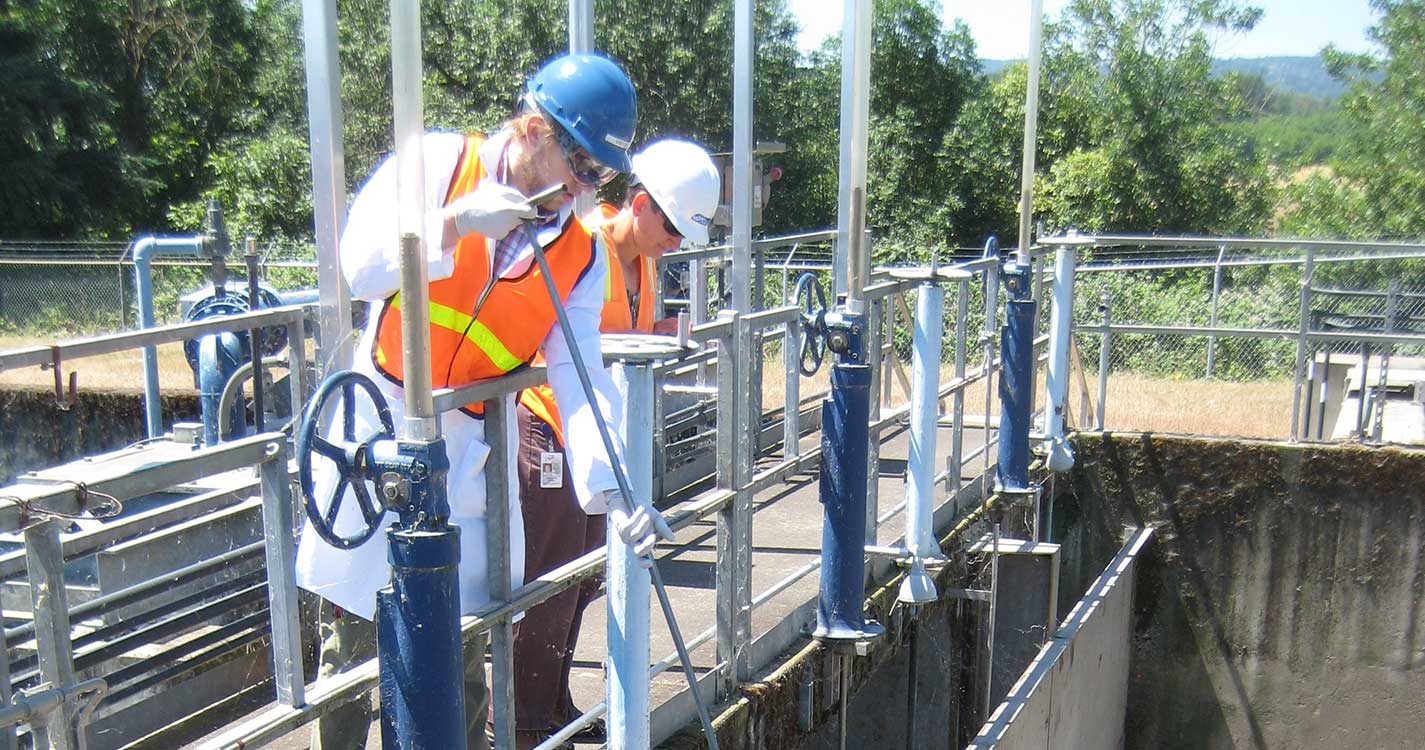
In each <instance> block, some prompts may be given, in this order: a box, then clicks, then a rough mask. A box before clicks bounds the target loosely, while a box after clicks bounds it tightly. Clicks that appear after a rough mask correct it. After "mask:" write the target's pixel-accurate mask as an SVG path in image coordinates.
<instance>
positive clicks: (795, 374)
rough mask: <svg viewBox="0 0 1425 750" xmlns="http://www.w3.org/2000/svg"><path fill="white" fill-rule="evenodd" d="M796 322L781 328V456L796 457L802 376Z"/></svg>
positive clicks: (798, 452)
mask: <svg viewBox="0 0 1425 750" xmlns="http://www.w3.org/2000/svg"><path fill="white" fill-rule="evenodd" d="M797 325H798V324H797V323H796V322H795V321H794V322H791V323H787V324H786V325H785V326H783V328H782V371H783V373H785V374H784V375H783V385H782V457H783V458H796V457H797V456H800V455H801V452H802V451H801V434H802V432H801V431H802V409H801V403H802V392H801V391H802V378H801V370H800V369H798V368H799V367H800V362H799V359H800V357H799V356H798V355H799V354H800V352H798V351H797V340H798V333H797Z"/></svg>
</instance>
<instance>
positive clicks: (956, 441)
mask: <svg viewBox="0 0 1425 750" xmlns="http://www.w3.org/2000/svg"><path fill="white" fill-rule="evenodd" d="M956 296H957V297H958V299H956V300H955V379H956V380H964V379H965V353H966V349H967V344H968V343H969V342H968V341H966V337H967V336H968V335H969V331H968V330H967V329H968V325H969V305H970V280H969V279H961V280H960V285H959V288H958V289H957V290H956ZM950 403H951V407H950V408H951V410H952V411H951V414H952V416H953V418H954V421H953V424H954V427H953V428H952V432H951V433H950V466H948V467H947V468H948V469H949V472H950V473H949V474H947V475H946V477H945V489H946V491H947V492H949V493H950V494H951V496H952V497H953V496H954V495H955V494H956V493H958V492H959V491H960V477H961V473H962V470H963V468H964V460H965V459H964V457H965V389H964V388H960V389H958V390H956V391H955V395H954V396H952V397H951V399H950ZM986 416H988V415H986Z"/></svg>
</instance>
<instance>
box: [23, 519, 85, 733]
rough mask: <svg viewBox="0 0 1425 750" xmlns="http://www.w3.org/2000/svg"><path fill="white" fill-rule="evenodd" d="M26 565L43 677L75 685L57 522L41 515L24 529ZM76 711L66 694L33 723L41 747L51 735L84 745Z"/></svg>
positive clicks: (52, 682) (52, 684) (53, 683)
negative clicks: (39, 723) (41, 722)
mask: <svg viewBox="0 0 1425 750" xmlns="http://www.w3.org/2000/svg"><path fill="white" fill-rule="evenodd" d="M25 566H26V569H27V570H28V574H29V584H30V607H31V611H32V613H33V616H34V622H35V647H36V650H37V651H38V652H39V662H40V679H41V680H42V681H44V682H46V683H48V684H49V686H50V687H52V688H69V687H72V686H73V685H74V684H75V682H76V681H77V679H76V677H75V674H74V651H73V647H72V646H71V644H70V640H69V638H70V632H69V603H68V597H67V594H66V592H65V587H64V551H63V547H62V546H61V544H60V540H59V526H58V522H56V521H53V520H47V521H41V522H39V523H37V524H35V525H33V526H31V527H29V528H27V529H25ZM75 713H76V711H75V705H74V702H73V701H72V700H68V699H66V700H65V701H64V703H63V705H61V706H60V707H59V708H58V709H57V710H55V711H54V712H52V713H50V714H48V715H47V716H46V717H45V721H44V725H43V727H33V729H34V730H35V735H36V747H40V746H42V740H43V739H44V738H45V737H46V736H47V737H48V740H49V745H48V747H49V748H50V750H74V749H75V748H78V747H80V743H79V737H78V735H77V734H76V732H75V726H74V717H75Z"/></svg>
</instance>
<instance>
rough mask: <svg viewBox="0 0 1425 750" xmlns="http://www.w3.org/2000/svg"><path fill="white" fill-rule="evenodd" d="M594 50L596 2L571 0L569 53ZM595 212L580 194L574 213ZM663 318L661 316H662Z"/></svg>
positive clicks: (591, 199)
mask: <svg viewBox="0 0 1425 750" xmlns="http://www.w3.org/2000/svg"><path fill="white" fill-rule="evenodd" d="M593 49H594V0H569V52H570V53H571V54H579V53H581V52H589V51H591V50H593ZM593 210H594V194H593V193H592V192H589V191H584V192H581V193H579V195H578V196H576V197H575V198H574V213H575V214H576V215H578V216H587V215H588V214H589V212H590V211H593ZM660 317H661V316H660Z"/></svg>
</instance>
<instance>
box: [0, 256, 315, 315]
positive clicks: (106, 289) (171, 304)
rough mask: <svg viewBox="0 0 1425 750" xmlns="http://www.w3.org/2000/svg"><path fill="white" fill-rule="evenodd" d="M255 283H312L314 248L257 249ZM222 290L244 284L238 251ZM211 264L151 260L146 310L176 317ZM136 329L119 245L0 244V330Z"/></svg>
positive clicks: (129, 267) (130, 280) (132, 286)
mask: <svg viewBox="0 0 1425 750" xmlns="http://www.w3.org/2000/svg"><path fill="white" fill-rule="evenodd" d="M260 252H261V255H262V262H261V281H262V282H263V283H264V284H267V285H269V286H271V287H272V288H273V289H275V290H277V291H279V292H283V291H292V290H296V289H306V288H311V287H315V286H316V283H317V276H316V263H315V260H314V259H315V251H314V249H313V248H312V246H310V245H305V244H300V243H270V244H268V245H266V246H264V247H262V248H261V249H260ZM227 265H228V273H229V275H228V281H227V284H228V286H229V288H231V289H235V290H238V291H243V290H245V288H246V286H245V285H246V280H245V279H246V270H245V267H244V262H243V258H242V255H241V254H240V253H234V254H232V255H230V256H229V257H228V258H227ZM212 267H213V266H212V263H211V262H209V261H207V260H200V259H196V258H193V259H189V258H182V259H179V258H170V257H159V258H155V259H154V261H153V263H152V278H153V293H154V315H155V321H156V322H157V323H158V324H159V325H167V324H171V323H178V322H181V321H182V312H181V309H180V304H179V300H180V297H182V296H183V295H185V294H188V293H190V292H195V291H198V290H200V289H202V288H204V287H206V286H208V285H209V284H210V283H211V272H212ZM137 327H138V296H137V281H136V279H135V276H134V262H133V257H132V252H131V246H130V245H127V244H124V243H57V242H12V241H0V334H5V335H10V336H17V337H37V338H46V339H54V338H58V337H73V336H85V335H96V334H103V333H114V332H117V331H123V330H130V329H134V328H137Z"/></svg>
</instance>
